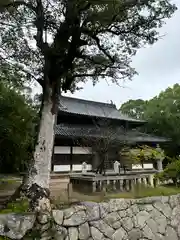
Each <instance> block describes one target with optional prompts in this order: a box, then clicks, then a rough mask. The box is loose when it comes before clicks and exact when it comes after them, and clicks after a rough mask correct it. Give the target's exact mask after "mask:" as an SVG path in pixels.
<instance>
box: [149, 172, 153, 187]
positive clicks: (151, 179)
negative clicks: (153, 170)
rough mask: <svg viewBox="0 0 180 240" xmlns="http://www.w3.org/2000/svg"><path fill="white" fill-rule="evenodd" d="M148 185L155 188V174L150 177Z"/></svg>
mask: <svg viewBox="0 0 180 240" xmlns="http://www.w3.org/2000/svg"><path fill="white" fill-rule="evenodd" d="M148 183H149V185H150V186H151V187H154V175H153V174H151V175H149V177H148Z"/></svg>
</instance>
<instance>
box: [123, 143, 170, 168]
mask: <svg viewBox="0 0 180 240" xmlns="http://www.w3.org/2000/svg"><path fill="white" fill-rule="evenodd" d="M120 155H121V157H122V158H123V159H124V161H125V162H128V163H134V164H136V163H137V164H138V163H143V162H146V161H151V162H152V161H156V160H158V159H164V158H165V153H164V151H163V150H162V149H161V148H159V147H158V148H152V147H149V146H146V145H144V146H140V147H136V148H130V147H125V148H123V149H122V150H121V151H120Z"/></svg>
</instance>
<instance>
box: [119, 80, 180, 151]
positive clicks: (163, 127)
mask: <svg viewBox="0 0 180 240" xmlns="http://www.w3.org/2000/svg"><path fill="white" fill-rule="evenodd" d="M120 110H121V111H122V112H123V113H125V114H128V115H130V116H132V117H135V118H138V119H139V118H140V119H145V120H147V121H148V122H147V124H145V126H144V127H142V128H141V130H143V131H145V132H147V133H154V134H155V135H158V136H163V137H167V138H170V139H171V142H169V143H167V144H166V145H165V146H164V147H165V149H166V151H167V154H168V155H170V156H176V155H179V153H180V138H179V136H180V85H179V84H175V85H174V86H173V87H169V88H167V89H166V90H165V91H162V92H161V93H160V94H159V95H158V96H156V97H154V98H152V99H151V100H149V101H143V100H141V99H138V100H130V101H128V102H126V103H124V104H122V106H121V108H120Z"/></svg>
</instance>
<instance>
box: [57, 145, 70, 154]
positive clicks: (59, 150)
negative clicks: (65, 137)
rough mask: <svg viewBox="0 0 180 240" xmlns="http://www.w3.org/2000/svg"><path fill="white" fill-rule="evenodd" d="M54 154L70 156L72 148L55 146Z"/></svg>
mask: <svg viewBox="0 0 180 240" xmlns="http://www.w3.org/2000/svg"><path fill="white" fill-rule="evenodd" d="M54 153H55V154H70V153H71V148H70V147H69V146H55V147H54Z"/></svg>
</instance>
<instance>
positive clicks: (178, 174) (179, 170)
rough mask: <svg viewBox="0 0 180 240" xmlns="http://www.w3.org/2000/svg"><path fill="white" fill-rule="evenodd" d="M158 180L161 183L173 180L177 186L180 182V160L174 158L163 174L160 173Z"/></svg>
mask: <svg viewBox="0 0 180 240" xmlns="http://www.w3.org/2000/svg"><path fill="white" fill-rule="evenodd" d="M156 177H157V178H159V179H160V181H162V182H163V181H168V180H171V181H172V182H173V183H174V184H175V185H177V184H179V182H180V158H173V159H171V162H170V163H169V164H168V165H167V166H166V168H165V169H164V171H163V172H161V173H158V174H157V176H156Z"/></svg>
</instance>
